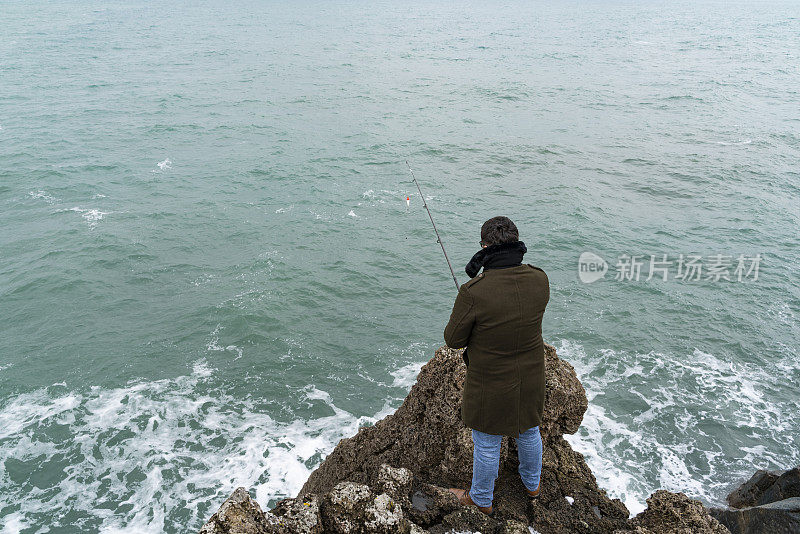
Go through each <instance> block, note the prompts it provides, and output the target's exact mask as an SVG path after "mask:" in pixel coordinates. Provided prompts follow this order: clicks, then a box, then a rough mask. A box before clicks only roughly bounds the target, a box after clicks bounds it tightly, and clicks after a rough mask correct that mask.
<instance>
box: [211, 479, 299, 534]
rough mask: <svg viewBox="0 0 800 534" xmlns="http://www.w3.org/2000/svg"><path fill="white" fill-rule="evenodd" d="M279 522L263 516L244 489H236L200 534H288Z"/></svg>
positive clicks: (265, 515)
mask: <svg viewBox="0 0 800 534" xmlns="http://www.w3.org/2000/svg"><path fill="white" fill-rule="evenodd" d="M288 532H289V531H288V530H286V528H285V527H284V526H283V525H282V524H281V522H280V520H279V519H278V518H277V517H275V516H274V515H272V514H271V513H268V514H265V513H264V512H263V511H262V510H261V507H260V506H259V505H258V503H257V502H256V501H254V500H253V499H251V498H250V494H249V493H247V490H245V489H244V488H236V490H235V491H234V492H233V494H232V495H231V496H230V497H229V498H228V500H227V501H225V502H224V503H222V506H220V508H219V510H218V511H217V513H216V514H214V515H213V516H211V519H209V520H208V523H206V524H205V525H203V528H201V529H200V534H284V533H287V534H288Z"/></svg>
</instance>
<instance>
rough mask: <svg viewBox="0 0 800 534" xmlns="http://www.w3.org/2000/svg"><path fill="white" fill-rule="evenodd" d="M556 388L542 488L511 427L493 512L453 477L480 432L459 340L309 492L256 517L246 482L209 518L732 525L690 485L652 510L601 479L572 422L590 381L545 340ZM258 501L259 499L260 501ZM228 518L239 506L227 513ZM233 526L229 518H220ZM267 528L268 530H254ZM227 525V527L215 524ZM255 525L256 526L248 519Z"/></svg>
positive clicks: (338, 453)
mask: <svg viewBox="0 0 800 534" xmlns="http://www.w3.org/2000/svg"><path fill="white" fill-rule="evenodd" d="M545 358H546V384H547V391H546V399H545V412H544V416H543V421H542V424H541V427H540V428H541V432H542V439H543V442H544V455H543V469H542V479H541V485H540V488H541V494H540V497H539V498H538V499H537V500H534V501H531V500H530V499H529V498H528V497H527V496H526V495H525V492H524V486H523V485H522V481H521V480H520V478H519V475H518V474H517V467H518V463H517V453H516V447H515V444H514V440H508V439H507V438H504V439H503V445H502V451H501V460H500V476H499V478H498V480H497V483H496V486H495V493H494V513H493V514H492V516H491V517H488V516H486V515H484V514H482V513H481V512H479V511H478V510H477V509H475V508H474V507H463V506H460V505H459V503H458V501H457V500H456V499H455V497H454V496H453V495H452V494H451V493H450V492H448V491H447V489H446V488H447V487H462V488H464V487H468V486H469V484H470V482H471V477H472V439H471V432H470V430H469V429H468V428H466V427H464V425H463V423H462V422H461V392H462V388H463V386H464V379H465V375H466V368H465V367H464V364H463V362H462V358H461V351H457V350H453V349H449V348H447V347H442V348H440V349H439V350H437V351H436V354H435V355H434V357H433V358H432V359H431V360H430V361H429V362H428V363H427V364H426V365H425V366H423V368H422V370H421V371H420V373H419V376H418V378H417V383H416V384H415V385H414V386H413V387H412V389H411V392H410V393H409V395H408V396H407V397H406V399H405V401H404V402H403V404H402V405H401V406H400V407H399V408H398V409H397V411H396V412H395V413H393V414H391V415H389V416H387V417H386V418H384V419H382V420H381V421H378V422H377V423H376V424H375V425H374V426H370V427H364V428H361V429H359V431H358V433H357V434H356V435H355V436H353V437H351V438H347V439H343V440H342V441H341V442H340V443H339V444H338V445H337V446H336V448H335V449H334V450H333V451H332V452H331V454H330V455H328V457H327V458H326V459H325V460H324V461H323V462H322V464H320V466H319V467H318V468H317V469H316V470H315V471H314V472H313V473H312V474H311V476H310V477H309V479H308V481H307V482H306V483H305V485H304V486H303V488H302V490H301V491H300V494H299V495H298V496H297V497H296V498H294V499H285V500H283V501H281V502H280V503H278V505H277V506H276V507H275V508H274V509H273V510H271V511H270V512H267V513H262V515H263V518H261V519H258V518H256V517H254V516H257V515H258V514H257V512H256V511H255V510H256V509H258V505H257V504H255V503H252V504H251V505H247V504H245V503H244V502H243V501H242V498H243V493H244V494H246V493H245V492H244V490H243V489H242V488H240V489H238V490H237V491H236V492H235V493H234V496H232V497H231V499H229V500H228V501H226V502H225V503H224V504H223V506H222V508H220V511H219V512H217V514H215V515H214V517H212V519H211V520H210V521H209V523H208V524H207V525H206V526H205V527H203V528H204V531H203V532H204V533H205V534H210V533H212V532H213V533H216V532H230V533H236V532H242V533H245V532H247V533H250V532H265V533H266V532H276V533H277V532H284V531H286V530H287V529H288V531H289V532H308V533H316V532H337V533H388V532H400V533H419V532H430V533H433V534H436V533H445V532H452V531H460V532H481V533H483V534H489V533H498V534H499V533H512V532H520V533H522V532H529V530H528V527H529V526H530V527H532V528H534V529H535V530H536V531H538V532H540V533H542V534H561V533H567V532H569V533H574V532H577V533H594V532H597V533H608V534H611V533H619V532H629V531H634V532H639V533H640V534H648V533H652V534H661V533H666V532H676V533H683V532H686V533H689V532H693V533H694V532H698V533H701V534H705V533H714V534H717V533H723V532H726V530H725V528H724V527H722V526H721V525H720V524H719V523H718V522H717V521H716V520H714V519H713V518H711V517H710V516H709V515H708V513H707V511H706V510H705V508H703V506H702V505H701V504H700V503H699V502H697V501H692V500H690V499H688V498H687V497H686V496H685V495H682V494H672V493H668V492H657V493H656V494H654V495H653V496H652V497H651V498H650V499H649V500H648V508H647V510H645V511H644V512H643V513H642V514H640V515H639V516H637V517H636V518H634V519H633V520H629V519H628V515H629V513H628V510H627V509H626V508H625V506H624V505H623V504H622V502H620V501H619V500H617V499H611V498H609V497H608V496H607V495H606V492H605V491H604V490H602V489H601V488H599V487H598V486H597V482H596V480H595V477H594V475H593V474H592V472H591V470H590V469H589V467H588V466H587V464H586V462H585V460H584V458H583V456H582V455H581V454H579V453H577V452H575V451H573V450H572V448H571V447H570V445H569V443H567V442H566V441H565V440H564V438H563V434H565V433H574V432H575V431H577V429H578V427H579V426H580V424H581V421H582V419H583V414H584V412H585V411H586V408H587V399H586V393H585V391H584V389H583V386H582V385H581V383H580V381H579V380H578V377H577V375H576V374H575V371H574V369H573V368H572V366H571V365H570V364H569V363H567V362H565V361H563V360H561V359H559V358H558V356H557V355H556V351H555V349H554V348H553V347H552V346H549V345H546V346H545ZM258 511H260V509H258ZM226 518H232V520H230V521H229V522H228V523H227V524H226V523H225V519H226ZM223 526H227V527H229V528H228V530H219V529H220V528H222V527H223ZM257 528H261V529H262V530H253V529H257ZM214 529H217V530H214ZM246 529H250V530H246Z"/></svg>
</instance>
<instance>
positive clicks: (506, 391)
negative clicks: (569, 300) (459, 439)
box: [444, 264, 550, 436]
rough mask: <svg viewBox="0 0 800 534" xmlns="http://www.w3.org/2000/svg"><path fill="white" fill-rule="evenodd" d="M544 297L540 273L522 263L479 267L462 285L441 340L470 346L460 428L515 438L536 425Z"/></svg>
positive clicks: (541, 389) (546, 286)
mask: <svg viewBox="0 0 800 534" xmlns="http://www.w3.org/2000/svg"><path fill="white" fill-rule="evenodd" d="M549 298H550V286H549V282H548V279H547V275H546V274H545V273H544V271H542V270H541V269H539V268H536V267H533V266H531V265H527V264H521V265H516V266H510V267H503V268H492V269H489V268H486V269H484V272H482V273H481V274H479V275H477V276H476V277H474V278H472V279H471V280H470V281H469V282H467V283H465V284H464V285H463V286H461V289H460V290H459V294H458V297H457V298H456V303H455V305H454V307H453V313H452V314H451V317H450V322H449V323H448V325H447V327H446V328H445V332H444V337H445V342H446V343H447V344H448V346H450V347H458V348H460V347H464V346H468V347H469V351H468V354H469V367H468V369H467V379H466V383H465V385H464V395H463V401H462V407H461V412H462V418H463V419H464V423H465V424H466V425H467V426H469V427H471V428H474V429H477V430H480V431H482V432H485V433H487V434H504V435H509V436H516V435H517V434H519V433H521V432H524V431H525V430H527V429H529V428H531V427H534V426H538V425H539V423H540V422H541V416H542V411H543V409H544V345H543V340H542V317H543V315H544V311H545V308H546V306H547V302H548V301H549Z"/></svg>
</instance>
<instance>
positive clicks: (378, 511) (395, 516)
mask: <svg viewBox="0 0 800 534" xmlns="http://www.w3.org/2000/svg"><path fill="white" fill-rule="evenodd" d="M364 517H365V520H364V532H380V533H386V534H389V533H392V532H408V530H409V527H408V522H407V521H406V520H405V519H404V518H403V508H402V507H401V506H400V504H399V503H397V502H396V501H395V500H394V499H392V498H391V497H390V496H389V495H388V494H386V493H381V494H380V495H378V496H377V497H375V499H374V500H373V501H372V504H370V505H369V506H367V509H366V510H365V511H364Z"/></svg>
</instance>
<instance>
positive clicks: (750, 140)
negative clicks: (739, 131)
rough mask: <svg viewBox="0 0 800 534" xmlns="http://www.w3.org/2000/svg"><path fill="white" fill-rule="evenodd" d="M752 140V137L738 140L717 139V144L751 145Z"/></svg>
mask: <svg viewBox="0 0 800 534" xmlns="http://www.w3.org/2000/svg"><path fill="white" fill-rule="evenodd" d="M752 142H753V140H752V139H740V140H738V141H717V144H718V145H723V146H736V145H749V144H750V143H752Z"/></svg>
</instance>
